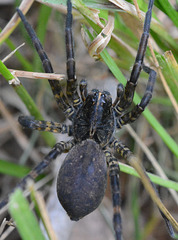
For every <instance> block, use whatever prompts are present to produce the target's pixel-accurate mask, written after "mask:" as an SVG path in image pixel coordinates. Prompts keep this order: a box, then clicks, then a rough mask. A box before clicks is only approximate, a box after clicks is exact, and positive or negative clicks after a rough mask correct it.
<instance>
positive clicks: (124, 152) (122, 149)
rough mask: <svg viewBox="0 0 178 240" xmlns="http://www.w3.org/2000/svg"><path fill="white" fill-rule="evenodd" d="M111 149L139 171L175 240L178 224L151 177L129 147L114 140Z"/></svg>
mask: <svg viewBox="0 0 178 240" xmlns="http://www.w3.org/2000/svg"><path fill="white" fill-rule="evenodd" d="M110 147H111V148H114V150H115V151H116V152H117V153H118V154H119V155H120V156H121V157H122V158H124V159H125V160H126V161H127V162H128V163H129V164H130V165H131V166H132V167H133V168H134V169H135V170H136V171H137V173H138V174H139V176H140V178H141V181H142V183H143V185H144V187H145V189H146V190H147V191H148V193H149V194H150V197H151V198H152V200H153V202H154V203H155V204H156V205H157V207H158V209H159V211H160V213H161V216H162V217H163V219H164V221H165V223H166V226H167V227H168V232H169V234H170V236H171V237H172V238H175V233H174V230H173V226H174V227H175V229H178V223H177V222H176V220H175V219H174V218H173V216H172V215H171V214H170V212H169V211H168V210H167V209H166V207H165V206H164V204H163V203H162V201H161V199H160V197H159V194H158V192H157V190H156V188H155V185H154V183H152V182H151V180H150V178H149V176H148V175H147V173H146V171H145V169H144V167H143V166H142V164H141V163H140V161H139V159H138V158H136V157H135V156H134V155H133V153H132V152H131V151H130V149H129V148H128V147H126V146H125V145H124V144H122V143H121V142H119V141H118V140H117V139H114V140H113V141H112V142H111V143H110Z"/></svg>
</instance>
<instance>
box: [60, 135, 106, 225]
mask: <svg viewBox="0 0 178 240" xmlns="http://www.w3.org/2000/svg"><path fill="white" fill-rule="evenodd" d="M106 169H107V167H106V159H105V154H104V153H103V151H102V150H101V148H100V147H99V145H98V144H97V143H96V142H95V141H93V140H89V139H88V140H85V141H83V142H82V143H80V144H77V145H76V146H74V147H73V148H72V149H71V150H70V152H69V153H68V155H67V157H66V158H65V160H64V162H63V164H62V166H61V168H60V170H59V175H58V179H57V195H58V199H59V201H60V203H61V204H62V206H63V208H64V209H65V210H66V212H67V214H68V215H69V216H70V218H71V220H75V221H77V220H79V219H80V218H82V217H84V216H86V215H88V214H89V213H91V212H92V211H94V210H95V209H96V208H97V207H98V206H99V204H100V203H101V201H102V199H103V197H104V193H105V189H106V179H107V170H106Z"/></svg>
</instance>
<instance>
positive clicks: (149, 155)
mask: <svg viewBox="0 0 178 240" xmlns="http://www.w3.org/2000/svg"><path fill="white" fill-rule="evenodd" d="M125 127H126V129H127V131H128V132H129V133H130V135H131V136H132V137H133V138H134V140H135V141H136V142H137V143H138V144H139V146H140V147H141V149H142V150H143V152H144V153H145V155H146V156H147V158H148V160H149V161H150V162H151V164H152V165H153V167H154V168H155V170H156V172H157V173H158V174H159V176H161V177H162V178H163V179H166V180H168V177H167V176H166V174H165V173H164V171H163V169H162V168H161V166H160V165H159V163H158V162H157V160H156V158H155V157H154V156H153V154H152V153H151V151H150V150H149V148H148V147H147V146H146V145H145V144H144V143H143V141H142V140H141V139H140V138H139V136H138V135H137V134H136V132H135V131H134V130H133V128H132V127H131V126H130V125H127V126H125ZM168 191H169V192H170V194H171V195H172V197H173V199H174V200H175V202H176V204H178V195H177V193H176V191H174V190H173V189H168Z"/></svg>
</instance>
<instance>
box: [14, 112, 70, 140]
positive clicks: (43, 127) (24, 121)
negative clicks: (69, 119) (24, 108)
mask: <svg viewBox="0 0 178 240" xmlns="http://www.w3.org/2000/svg"><path fill="white" fill-rule="evenodd" d="M18 121H19V123H20V124H21V125H22V126H23V127H25V128H29V129H33V130H38V131H46V132H53V133H62V134H65V133H67V134H68V136H72V126H71V125H69V126H67V125H66V124H61V123H58V122H53V121H44V120H35V119H34V117H31V116H30V117H29V116H20V117H19V119H18Z"/></svg>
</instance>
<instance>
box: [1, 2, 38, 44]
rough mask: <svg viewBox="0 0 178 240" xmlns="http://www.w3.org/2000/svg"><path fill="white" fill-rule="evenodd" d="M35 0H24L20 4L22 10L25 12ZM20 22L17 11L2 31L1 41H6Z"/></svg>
mask: <svg viewBox="0 0 178 240" xmlns="http://www.w3.org/2000/svg"><path fill="white" fill-rule="evenodd" d="M33 2H34V0H23V1H22V2H21V4H20V6H19V8H20V10H21V11H22V12H23V13H24V14H25V13H26V12H27V11H28V10H29V9H30V7H31V5H32V4H33ZM19 23H20V18H19V17H18V15H17V13H15V14H14V15H13V17H12V18H11V20H10V21H9V23H8V24H7V25H6V27H5V28H4V29H3V30H2V32H1V33H0V43H2V42H3V41H5V40H6V39H7V38H8V36H9V35H10V34H11V33H12V32H13V30H14V29H15V28H16V26H17V25H18V24H19Z"/></svg>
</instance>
